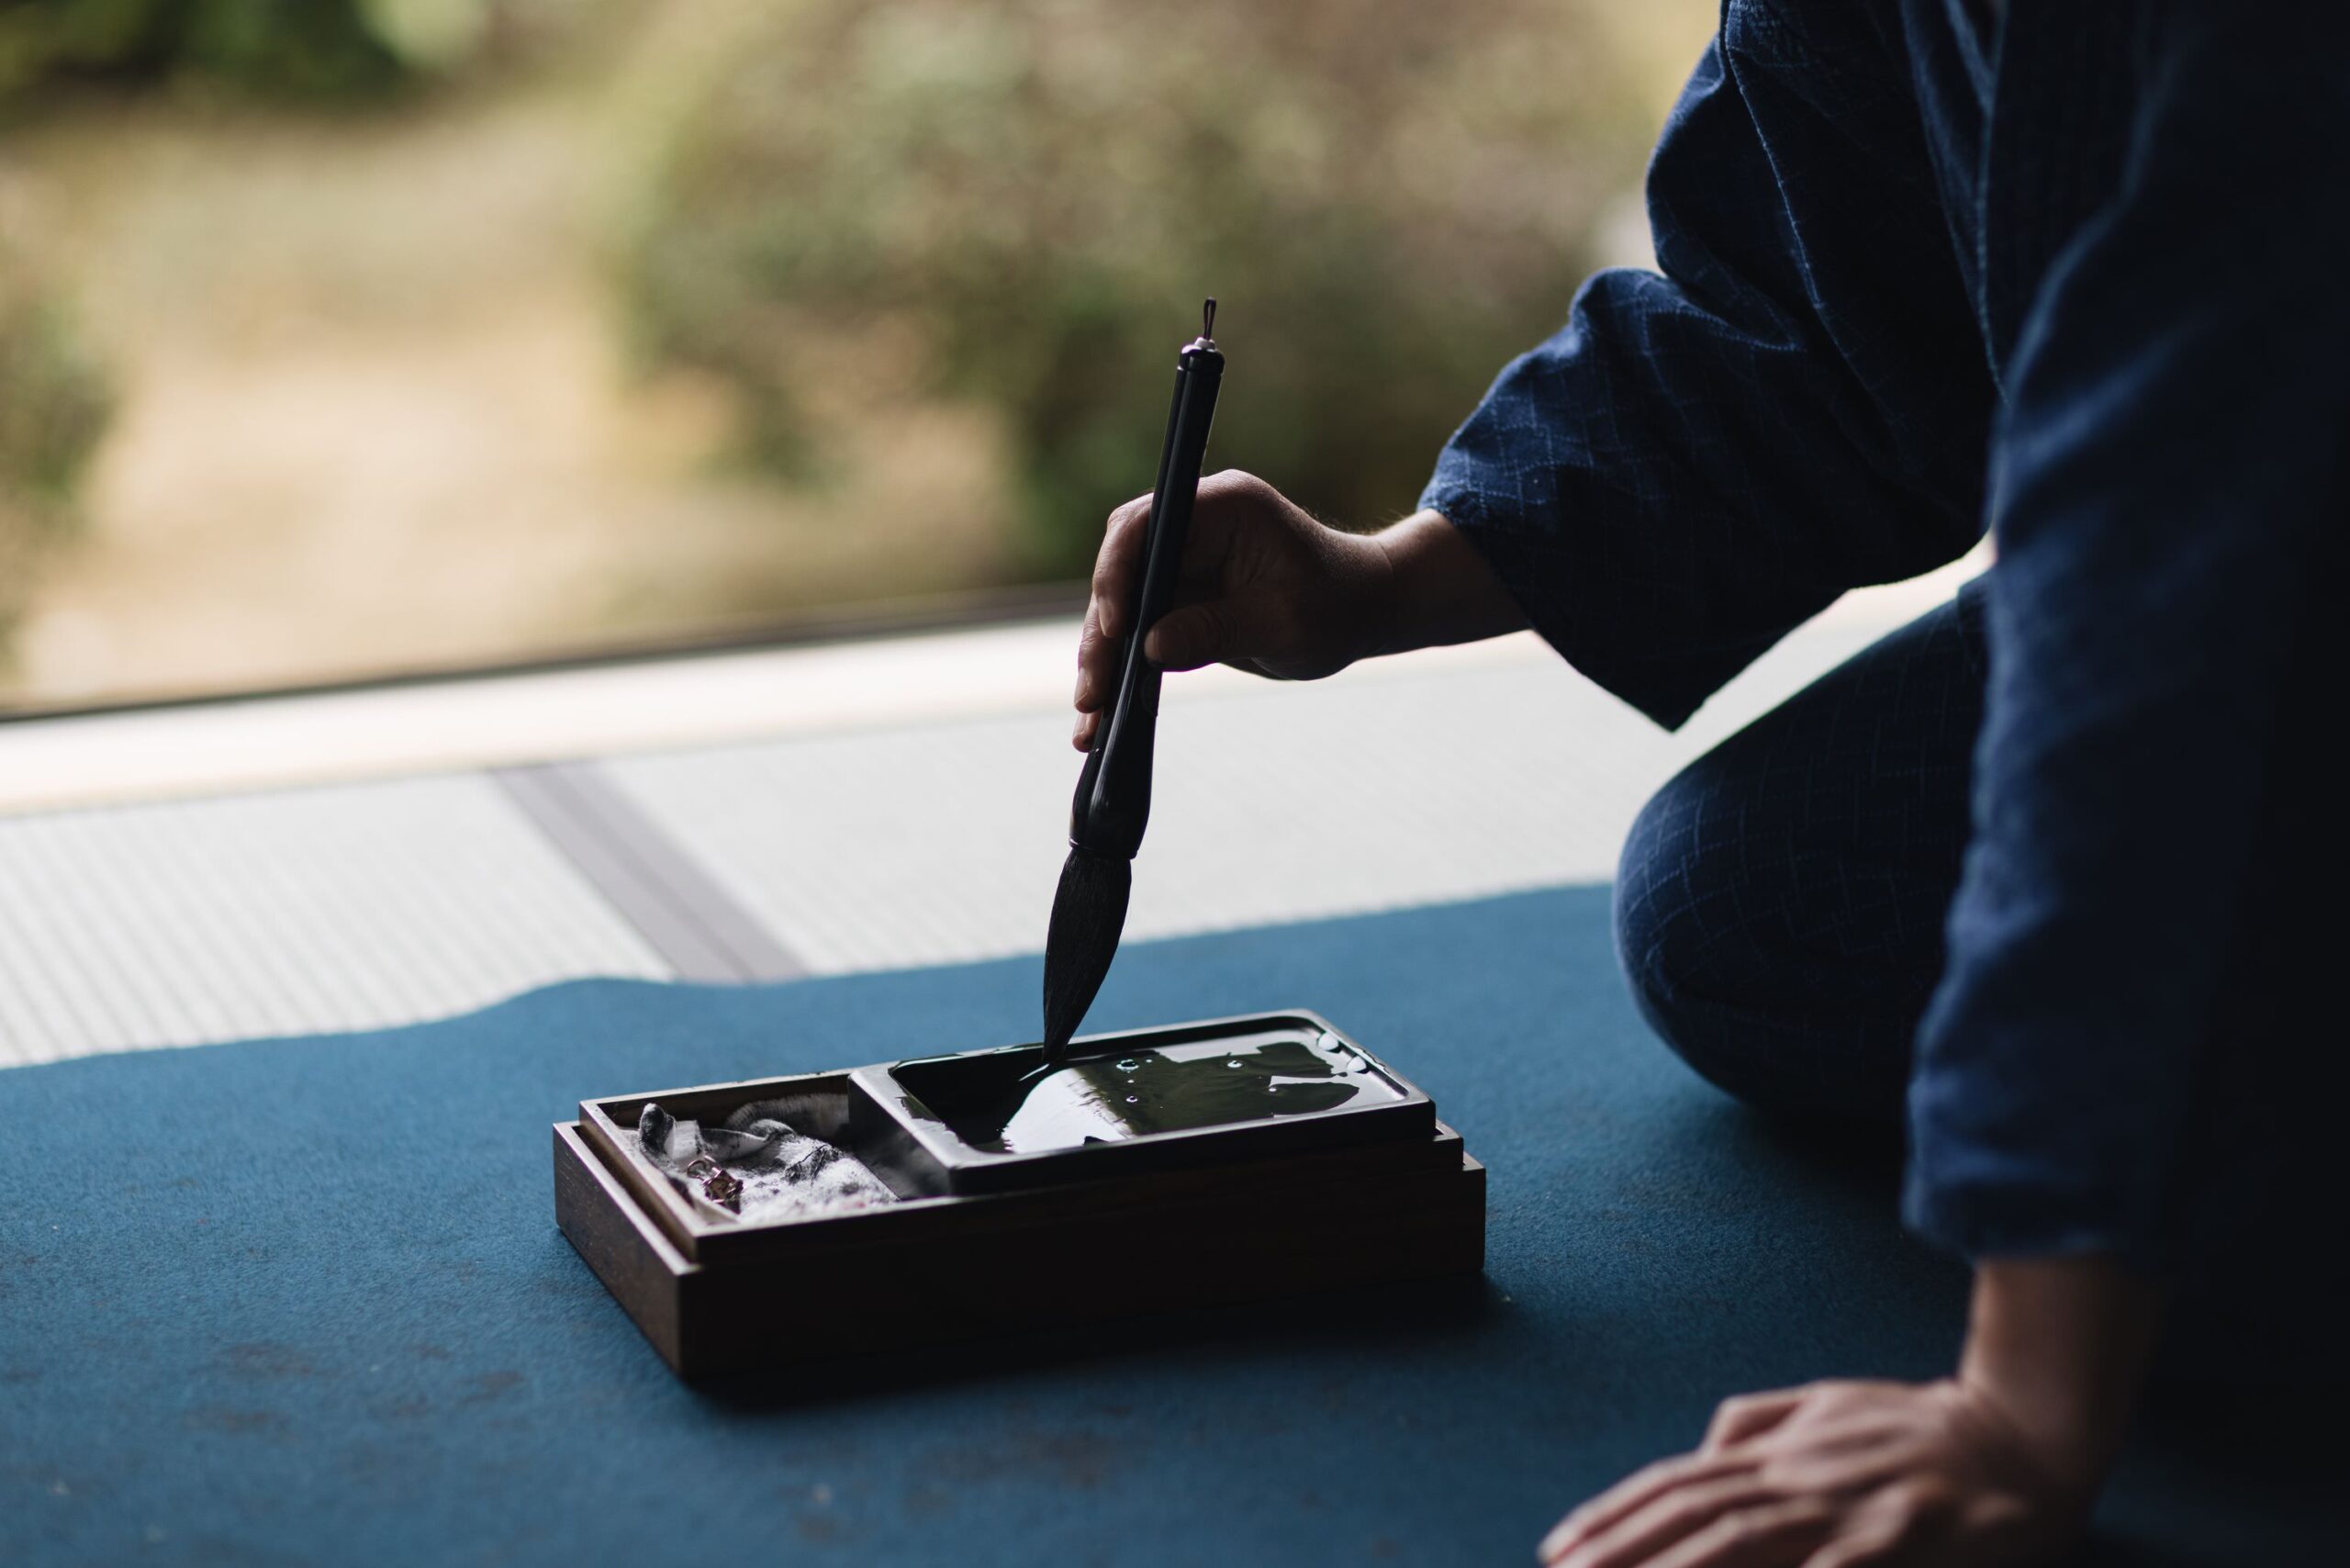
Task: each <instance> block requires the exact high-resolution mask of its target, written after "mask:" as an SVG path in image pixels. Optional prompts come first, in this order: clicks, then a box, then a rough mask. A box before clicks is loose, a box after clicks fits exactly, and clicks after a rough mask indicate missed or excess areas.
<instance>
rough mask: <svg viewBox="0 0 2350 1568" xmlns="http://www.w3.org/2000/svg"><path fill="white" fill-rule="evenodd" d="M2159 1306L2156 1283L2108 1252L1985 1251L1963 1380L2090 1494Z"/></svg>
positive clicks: (2107, 1457)
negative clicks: (1995, 1254)
mask: <svg viewBox="0 0 2350 1568" xmlns="http://www.w3.org/2000/svg"><path fill="white" fill-rule="evenodd" d="M2162 1307H2163V1293H2162V1290H2161V1288H2160V1287H2159V1286H2157V1285H2156V1284H2155V1283H2154V1282H2152V1281H2151V1280H2148V1279H2146V1278H2145V1277H2144V1276H2143V1275H2139V1274H2133V1273H2132V1272H2130V1271H2128V1270H2126V1269H2124V1268H2122V1267H2121V1265H2120V1264H2119V1263H2116V1262H2114V1261H2113V1260H2110V1259H2109V1258H2105V1257H2100V1256H2093V1255H2091V1256H2075V1257H2052V1258H1994V1259H1987V1260H1984V1261H1982V1262H1981V1263H1979V1264H1978V1265H1977V1267H1976V1270H1975V1294H1974V1300H1973V1304H1972V1306H1971V1308H1970V1310H1969V1315H1968V1322H1967V1332H1966V1348H1965V1350H1964V1354H1963V1355H1962V1357H1961V1359H1960V1363H1959V1372H1958V1377H1959V1382H1960V1383H1963V1384H1965V1385H1966V1386H1968V1387H1969V1388H1970V1389H1972V1390H1974V1391H1975V1392H1976V1393H1978V1394H1981V1395H1982V1396H1983V1397H1984V1398H1985V1399H1986V1401H1987V1402H1988V1403H1989V1404H1990V1405H1991V1406H1993V1407H1994V1408H1995V1409H1997V1410H1998V1411H1999V1412H2000V1413H2001V1414H2002V1415H2004V1416H2005V1417H2007V1419H2008V1420H2009V1422H2010V1423H2011V1424H2012V1425H2013V1426H2014V1427H2015V1428H2016V1432H2017V1435H2018V1436H2019V1437H2020V1439H2022V1440H2023V1441H2024V1442H2025V1443H2026V1444H2027V1445H2028V1446H2029V1447H2030V1448H2031V1450H2032V1451H2033V1452H2034V1453H2035V1454H2036V1455H2037V1457H2038V1458H2039V1459H2040V1462H2042V1465H2043V1466H2044V1467H2046V1469H2047V1471H2048V1473H2050V1474H2051V1475H2053V1476H2054V1477H2056V1478H2057V1479H2058V1480H2059V1481H2060V1482H2061V1483H2062V1484H2064V1485H2065V1487H2066V1489H2067V1490H2068V1491H2071V1492H2073V1493H2074V1494H2075V1495H2077V1496H2079V1497H2081V1498H2082V1499H2084V1500H2086V1499H2087V1497H2088V1496H2089V1495H2093V1494H2094V1493H2095V1492H2096V1490H2097V1487H2098V1484H2099V1483H2100V1482H2102V1480H2103V1479H2104V1476H2105V1473H2106V1471H2107V1469H2108V1468H2109V1466H2110V1465H2111V1463H2112V1462H2113V1455H2114V1452H2115V1450H2117V1449H2118V1448H2119V1447H2120V1446H2121V1436H2122V1433H2123V1431H2124V1429H2125V1428H2127V1427H2128V1425H2129V1421H2130V1417H2131V1414H2132V1410H2133V1409H2134V1408H2135V1406H2136V1403H2137V1397H2138V1393H2139V1390H2140V1388H2141V1386H2142V1385H2143V1383H2144V1382H2145V1376H2146V1367H2147V1363H2148V1361H2149V1359H2150V1358H2151V1357H2152V1355H2153V1351H2154V1341H2155V1338H2156V1337H2157V1335H2158V1334H2159V1332H2160V1329H2161V1325H2162Z"/></svg>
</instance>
